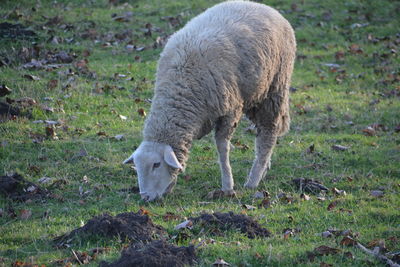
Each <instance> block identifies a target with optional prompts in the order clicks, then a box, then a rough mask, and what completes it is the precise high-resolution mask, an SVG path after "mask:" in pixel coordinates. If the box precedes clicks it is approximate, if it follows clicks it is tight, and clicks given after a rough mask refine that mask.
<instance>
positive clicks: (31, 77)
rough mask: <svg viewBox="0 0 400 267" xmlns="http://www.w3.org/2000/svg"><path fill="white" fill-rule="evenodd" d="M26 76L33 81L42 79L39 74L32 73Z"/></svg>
mask: <svg viewBox="0 0 400 267" xmlns="http://www.w3.org/2000/svg"><path fill="white" fill-rule="evenodd" d="M24 78H26V79H28V80H31V81H39V80H40V78H39V77H38V76H35V75H31V74H25V75H24Z"/></svg>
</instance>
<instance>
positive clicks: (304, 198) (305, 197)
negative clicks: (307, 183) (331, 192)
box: [300, 193, 311, 201]
mask: <svg viewBox="0 0 400 267" xmlns="http://www.w3.org/2000/svg"><path fill="white" fill-rule="evenodd" d="M300 199H302V200H306V201H307V200H310V199H311V197H310V196H309V195H307V194H304V193H301V194H300Z"/></svg>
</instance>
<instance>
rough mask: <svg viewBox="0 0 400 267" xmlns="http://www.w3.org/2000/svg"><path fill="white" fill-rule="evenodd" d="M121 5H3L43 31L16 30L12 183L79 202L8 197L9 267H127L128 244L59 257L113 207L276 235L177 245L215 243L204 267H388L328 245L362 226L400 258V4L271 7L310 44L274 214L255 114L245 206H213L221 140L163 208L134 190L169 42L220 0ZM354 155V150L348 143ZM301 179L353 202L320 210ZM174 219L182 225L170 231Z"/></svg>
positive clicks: (201, 258)
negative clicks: (64, 244) (260, 162)
mask: <svg viewBox="0 0 400 267" xmlns="http://www.w3.org/2000/svg"><path fill="white" fill-rule="evenodd" d="M110 2H111V3H110ZM110 2H108V1H89V0H76V1H63V0H59V1H25V0H21V1H6V0H3V1H1V3H0V6H1V8H0V23H2V22H9V23H12V24H17V23H19V24H21V25H23V26H24V27H27V29H28V30H30V31H32V32H34V33H35V35H33V36H31V35H32V34H31V33H29V32H28V31H27V30H26V29H25V30H24V29H22V28H19V29H17V30H10V29H9V28H7V27H3V28H1V29H0V34H1V35H0V60H1V61H0V86H1V85H5V86H7V87H8V88H10V89H11V94H9V95H7V96H4V97H1V98H0V101H1V102H6V97H8V98H9V100H8V101H9V102H12V100H17V101H16V102H14V104H13V105H16V106H19V107H20V108H21V110H22V113H21V114H20V115H18V116H15V117H12V118H10V119H4V118H3V119H2V122H0V134H1V142H0V175H5V174H12V173H14V172H17V173H19V174H21V175H23V176H24V177H25V178H26V179H27V180H29V181H31V182H35V183H39V182H38V181H39V179H40V178H43V177H49V178H50V180H49V181H50V182H49V183H47V184H46V183H45V184H43V185H42V186H43V187H45V188H46V187H47V188H49V190H51V191H52V192H53V193H54V194H57V195H58V196H60V197H61V198H63V199H64V201H60V200H56V199H46V200H44V201H27V202H16V201H12V200H10V199H7V198H6V197H5V196H3V195H1V196H0V266H10V265H11V264H13V263H14V264H17V261H19V262H20V263H21V262H25V263H34V264H45V265H46V266H56V265H58V263H56V262H57V260H60V259H65V258H68V257H71V256H72V252H71V249H73V250H74V251H81V252H82V251H89V250H90V249H92V248H95V247H109V248H110V250H109V251H108V252H106V253H104V254H101V255H99V256H98V258H97V259H96V260H93V261H91V262H90V263H89V265H93V266H96V265H98V264H99V262H100V261H101V260H107V261H113V260H115V259H117V258H118V257H119V255H120V251H121V249H122V248H123V247H124V246H126V245H127V243H128V242H127V241H126V240H120V239H118V238H115V239H112V240H110V239H106V238H101V237H99V238H98V237H92V238H90V239H82V240H79V241H77V242H75V243H73V245H72V247H71V248H65V249H57V248H55V247H54V246H53V243H52V239H53V238H55V237H56V236H59V235H61V234H64V233H67V232H69V231H71V230H73V229H75V228H77V227H79V226H81V225H82V224H84V223H85V222H87V221H88V220H89V219H91V218H92V217H93V216H96V215H100V214H102V213H104V212H108V213H110V214H112V215H116V214H119V213H121V212H127V211H134V212H136V211H138V210H139V209H140V208H141V207H143V208H144V209H145V210H147V211H149V212H150V217H151V219H152V220H153V222H154V223H156V224H159V225H162V226H163V227H164V228H165V229H166V230H167V231H168V233H169V234H170V235H171V237H173V236H176V235H177V234H178V231H177V230H174V227H175V226H176V225H177V224H179V223H181V222H182V221H184V220H185V219H184V217H193V216H198V215H199V214H201V213H203V212H208V213H211V212H228V211H233V212H235V213H239V214H240V213H243V214H247V215H249V216H251V217H252V218H254V219H256V220H257V221H258V222H259V223H260V224H261V225H262V226H264V227H266V228H267V229H269V230H270V231H271V232H272V234H273V235H272V237H270V238H256V239H249V238H247V236H245V235H243V234H241V233H240V232H239V231H236V230H235V229H232V230H229V231H223V232H222V233H220V234H219V235H217V236H216V235H212V233H211V232H210V231H201V230H199V229H196V228H195V229H194V230H193V231H191V230H184V231H185V233H186V235H181V236H185V237H186V238H178V239H177V238H171V240H170V242H171V243H174V244H176V245H185V246H186V245H189V244H194V245H198V244H200V243H202V245H201V246H199V247H198V249H197V255H198V264H199V265H200V266H210V265H211V264H212V263H213V262H215V260H216V259H218V258H223V259H224V260H225V261H226V262H228V263H230V264H231V266H330V265H323V264H324V263H325V264H332V266H374V265H379V264H381V265H382V266H384V263H382V262H380V261H378V260H376V259H375V258H374V257H372V256H370V255H367V254H365V253H363V252H361V251H360V250H359V249H358V248H356V247H352V246H345V245H343V244H341V242H340V241H341V240H342V238H343V236H339V237H332V238H326V237H323V236H322V235H321V233H322V232H324V231H327V230H328V229H332V228H334V229H337V230H351V232H352V233H353V236H354V238H355V239H356V240H358V241H359V242H360V243H361V244H363V245H365V246H367V245H368V244H370V245H371V247H372V249H373V247H374V245H373V244H371V242H373V241H376V242H375V243H380V244H381V247H383V242H384V247H385V249H383V251H384V252H385V253H390V252H399V251H400V209H399V207H400V196H399V193H400V101H399V97H400V57H399V53H400V50H399V45H400V30H399V29H400V20H399V16H398V14H399V12H400V2H398V1H391V0H381V1H364V0H346V1H344V0H325V1H318V0H307V1H305V0H302V1H301V0H300V1H297V2H294V1H293V2H292V1H287V0H270V1H261V2H264V3H265V4H268V5H270V6H272V7H274V8H276V9H278V10H279V11H280V12H281V13H282V14H283V15H284V16H285V17H286V18H287V19H288V20H289V21H290V23H291V24H292V26H293V28H294V29H295V32H296V38H297V42H298V51H297V61H296V65H295V70H294V75H293V80H292V88H291V91H292V92H291V117H292V124H291V130H290V132H289V133H288V134H287V135H286V136H284V137H282V138H280V139H279V144H278V145H277V146H276V149H275V152H274V155H273V157H272V169H271V170H270V171H269V172H268V174H267V175H266V177H265V179H264V180H263V181H262V182H261V184H260V187H259V188H258V190H259V191H262V190H267V191H268V192H269V193H270V203H271V205H270V206H268V207H266V208H259V204H260V202H261V201H262V200H261V199H256V198H253V195H254V192H255V191H251V190H245V189H244V188H243V187H242V185H243V183H244V181H245V179H246V175H247V173H248V171H249V169H250V167H251V162H252V160H253V155H254V149H253V139H254V134H253V133H251V132H249V131H246V128H247V127H249V126H250V123H249V121H248V120H247V119H243V120H242V122H241V124H240V126H239V128H238V129H237V131H236V133H235V137H234V140H233V142H232V143H233V145H234V146H235V147H236V149H234V150H233V151H232V155H231V164H232V168H233V174H234V178H235V182H236V188H235V189H236V192H237V193H238V196H237V198H233V199H216V200H208V199H206V198H205V196H206V194H207V193H208V192H209V191H211V190H213V189H217V188H218V187H219V186H220V173H219V167H218V164H217V160H216V159H217V153H216V149H215V146H214V144H213V138H212V134H210V135H208V136H206V137H204V138H203V139H202V140H199V141H196V142H195V143H194V145H193V148H192V150H191V154H190V160H189V162H188V164H187V169H186V172H185V173H184V174H182V175H180V177H179V179H178V184H177V186H176V187H175V190H174V193H173V194H171V195H168V196H167V197H166V198H165V199H163V200H162V201H156V202H152V203H143V202H141V200H140V197H139V195H138V194H135V193H130V192H129V191H127V190H123V189H127V188H130V187H132V186H134V185H136V184H137V181H136V176H135V174H134V171H133V169H132V168H130V167H129V166H126V165H122V164H121V162H122V161H123V160H124V159H125V158H126V157H128V156H129V155H130V154H131V153H132V152H133V150H134V149H135V147H137V146H138V145H139V143H140V141H141V130H142V126H143V122H144V119H145V116H146V113H148V111H149V108H150V101H149V99H151V97H152V93H153V91H152V88H153V84H154V80H155V70H156V65H157V59H158V57H159V54H160V52H161V50H162V43H163V42H165V40H166V38H167V36H168V35H170V34H171V33H173V32H174V31H176V30H178V29H179V28H181V27H183V25H184V24H185V23H186V22H187V21H188V20H189V19H190V18H192V17H194V16H195V15H197V14H199V13H201V12H202V11H203V10H204V9H205V8H207V7H210V6H212V5H214V4H215V3H217V2H219V1H211V0H200V1H189V0H179V1H161V0H147V1H142V0H138V1H128V2H127V3H126V4H124V3H125V1H110ZM28 63H30V64H28ZM36 77H37V78H38V79H36ZM2 90H4V89H2ZM27 98H30V99H27ZM18 100H19V101H18ZM40 120H50V121H57V124H56V125H54V126H49V125H46V123H42V122H40ZM46 127H47V128H48V129H47V130H46ZM120 135H123V137H121V136H120ZM116 136H117V138H116ZM338 145H340V146H344V150H343V151H342V150H337V149H334V148H332V146H333V147H335V146H338ZM339 148H340V147H339ZM295 178H309V179H316V180H319V181H320V182H321V183H322V184H324V185H325V186H326V187H328V188H330V189H332V188H337V189H338V190H339V191H340V190H344V191H345V192H346V194H343V193H340V192H339V193H338V194H334V193H333V192H332V191H329V192H328V193H327V194H326V195H325V196H324V198H325V200H319V199H318V197H321V196H319V195H315V194H310V200H304V199H302V198H301V197H300V194H301V192H300V191H299V190H298V189H297V188H296V187H295V186H294V184H293V183H292V182H291V181H292V179H295ZM371 192H372V193H371ZM282 193H285V194H286V196H289V199H290V200H289V201H287V198H286V199H282ZM320 199H321V198H320ZM335 201H336V202H335ZM331 203H336V206H335V205H330V204H331ZM244 204H247V205H253V206H255V207H256V208H255V209H251V208H250V209H248V208H246V206H244ZM328 206H329V209H328ZM167 212H171V213H174V214H176V215H178V217H179V218H178V219H176V220H167V221H165V220H163V215H164V214H166V213H167ZM287 229H292V231H289V233H290V234H288V233H286V234H284V232H287ZM211 239H212V240H214V241H213V242H211ZM321 245H325V246H329V247H332V248H338V249H340V251H339V252H338V253H332V254H330V255H321V256H316V257H315V259H312V257H310V256H309V255H310V254H309V252H312V251H314V249H315V248H317V247H319V246H321ZM347 252H350V253H351V257H349V255H350V254H349V253H347ZM388 257H390V255H389V256H388ZM72 264H73V265H78V263H72Z"/></svg>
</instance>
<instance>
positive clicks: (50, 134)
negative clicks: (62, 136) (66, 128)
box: [45, 125, 58, 140]
mask: <svg viewBox="0 0 400 267" xmlns="http://www.w3.org/2000/svg"><path fill="white" fill-rule="evenodd" d="M45 130H46V136H47V138H49V139H52V140H58V136H57V133H56V129H55V127H54V125H49V126H47V127H46V128H45Z"/></svg>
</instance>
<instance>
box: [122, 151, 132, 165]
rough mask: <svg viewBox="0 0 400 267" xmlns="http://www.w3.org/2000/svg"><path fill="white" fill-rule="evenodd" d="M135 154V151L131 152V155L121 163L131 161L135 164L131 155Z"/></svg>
mask: <svg viewBox="0 0 400 267" xmlns="http://www.w3.org/2000/svg"><path fill="white" fill-rule="evenodd" d="M134 154H135V152H133V153H132V155H130V157H129V158H127V159H126V160H124V162H122V163H123V164H128V163H132V164H135V162H134V161H133V155H134Z"/></svg>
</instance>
